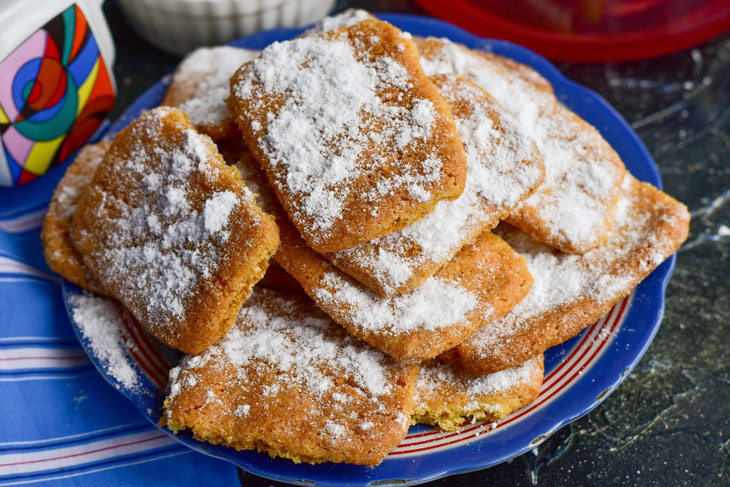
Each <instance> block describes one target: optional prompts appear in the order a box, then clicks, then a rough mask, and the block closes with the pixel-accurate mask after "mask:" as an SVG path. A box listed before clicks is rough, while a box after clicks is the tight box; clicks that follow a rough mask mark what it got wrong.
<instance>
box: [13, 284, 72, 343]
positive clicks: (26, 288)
mask: <svg viewBox="0 0 730 487" xmlns="http://www.w3.org/2000/svg"><path fill="white" fill-rule="evenodd" d="M29 336H31V337H44V338H48V339H53V340H59V339H60V340H63V341H64V342H68V343H78V342H77V340H76V337H75V335H74V333H73V330H72V329H71V325H70V324H69V322H68V316H67V315H66V308H65V306H64V304H63V299H62V297H61V287H60V286H59V285H58V284H56V283H53V282H49V281H43V280H36V279H28V280H16V281H12V282H8V281H0V337H1V338H2V340H1V341H2V343H8V342H12V339H13V337H29Z"/></svg>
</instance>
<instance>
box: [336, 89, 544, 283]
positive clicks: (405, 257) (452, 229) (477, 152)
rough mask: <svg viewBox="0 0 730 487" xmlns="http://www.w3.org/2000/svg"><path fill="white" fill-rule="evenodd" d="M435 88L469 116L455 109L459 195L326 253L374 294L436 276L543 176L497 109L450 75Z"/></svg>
mask: <svg viewBox="0 0 730 487" xmlns="http://www.w3.org/2000/svg"><path fill="white" fill-rule="evenodd" d="M438 86H439V91H440V92H441V94H442V95H443V96H444V98H445V99H446V101H447V102H449V103H451V104H452V105H453V104H454V103H466V104H468V106H469V108H470V109H469V111H468V113H464V112H463V111H456V110H454V119H455V121H456V126H457V129H458V131H459V135H460V137H461V140H462V142H463V143H464V148H465V150H466V161H467V176H466V185H465V187H464V192H463V193H462V195H461V196H460V197H459V198H458V199H456V200H454V201H440V202H439V203H438V204H437V205H436V208H435V210H434V211H433V212H431V213H430V214H428V215H427V216H426V217H425V218H423V219H422V220H420V221H418V222H416V223H414V224H412V225H410V226H408V227H406V228H405V229H403V230H401V231H399V232H395V233H393V234H390V235H387V236H384V237H380V238H376V239H374V240H371V241H368V242H364V243H362V244H359V245H357V246H355V247H353V248H351V249H346V250H343V251H339V252H334V253H332V254H328V258H330V260H332V262H334V263H335V264H336V265H338V266H342V267H343V269H344V270H345V271H347V269H348V268H349V267H355V268H357V269H358V270H359V271H361V272H364V273H366V274H368V275H370V276H372V277H374V278H375V280H376V281H377V284H378V289H377V290H378V291H379V294H383V295H386V296H390V295H393V294H395V293H397V292H399V288H400V287H401V286H402V285H403V284H405V283H406V282H407V281H408V280H409V279H411V277H412V276H413V275H414V274H417V273H420V272H421V271H422V269H424V266H430V267H431V269H430V270H431V273H433V272H435V271H436V270H437V269H438V268H439V267H440V264H443V263H444V262H446V261H448V260H450V259H451V258H452V257H453V256H454V255H455V254H456V252H457V251H458V250H459V249H460V248H461V247H463V246H464V245H465V244H466V243H468V242H469V241H470V240H473V239H474V238H476V236H477V235H478V234H480V233H481V232H482V231H484V230H487V229H489V228H491V227H493V226H494V225H495V224H496V223H497V221H498V219H499V218H501V217H503V216H504V215H505V214H506V213H507V212H508V211H509V210H510V209H511V208H513V207H514V206H515V205H517V203H518V202H519V201H520V199H521V198H523V197H524V195H525V194H526V193H527V192H529V191H530V190H532V189H533V188H534V187H535V186H536V185H537V184H538V183H539V181H540V179H541V178H542V175H543V172H542V167H541V165H540V164H539V163H534V162H533V161H536V160H539V159H540V156H539V154H538V153H537V150H536V149H535V146H534V144H533V143H532V140H531V139H529V138H528V137H526V136H525V135H524V134H523V133H522V131H521V129H519V127H517V125H516V123H515V122H514V121H513V119H512V117H511V115H509V114H508V113H507V112H506V111H505V110H504V109H502V108H501V107H500V106H499V105H498V104H497V103H495V102H493V100H491V99H489V98H488V97H487V96H486V95H485V94H484V93H483V92H482V91H481V90H479V88H477V87H476V86H473V85H471V84H469V83H466V82H463V81H459V80H458V79H457V78H456V77H454V76H449V77H447V78H443V79H442V80H441V81H440V82H439V83H438ZM492 117H494V118H496V120H497V121H498V123H499V126H496V125H495V121H494V120H493V118H492ZM434 263H436V264H437V265H433V264H434Z"/></svg>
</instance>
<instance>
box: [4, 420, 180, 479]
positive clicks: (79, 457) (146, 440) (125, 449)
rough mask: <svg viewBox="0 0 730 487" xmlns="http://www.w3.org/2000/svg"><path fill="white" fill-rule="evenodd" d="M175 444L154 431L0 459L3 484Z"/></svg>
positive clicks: (167, 437) (165, 436)
mask: <svg viewBox="0 0 730 487" xmlns="http://www.w3.org/2000/svg"><path fill="white" fill-rule="evenodd" d="M174 444H176V442H175V440H173V439H172V438H170V437H169V436H167V435H166V434H165V433H162V432H161V431H159V430H156V429H154V430H150V431H143V432H140V433H133V434H129V435H122V436H117V437H113V438H104V439H101V440H98V441H92V442H89V443H84V444H82V445H72V446H67V447H63V448H50V449H46V450H35V451H30V452H24V453H10V454H6V455H0V480H1V479H2V477H3V476H6V475H13V474H16V475H17V474H27V473H31V472H41V471H44V470H55V469H59V468H70V467H74V466H77V465H83V464H85V463H92V462H98V461H100V460H107V459H110V458H114V457H120V456H123V455H131V454H134V453H140V452H144V451H149V450H154V449H156V448H161V447H164V446H169V445H174Z"/></svg>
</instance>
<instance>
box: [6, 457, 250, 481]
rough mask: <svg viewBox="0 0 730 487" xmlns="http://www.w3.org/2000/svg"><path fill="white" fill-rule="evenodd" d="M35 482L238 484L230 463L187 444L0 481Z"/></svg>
mask: <svg viewBox="0 0 730 487" xmlns="http://www.w3.org/2000/svg"><path fill="white" fill-rule="evenodd" d="M31 483H32V485H38V486H53V487H56V486H58V487H98V486H105V485H114V486H125V487H132V486H134V487H138V486H148V485H150V486H158V485H174V486H176V487H177V486H179V487H188V486H191V487H192V486H201V485H214V486H220V487H233V486H239V485H240V482H239V480H238V477H237V476H236V470H235V468H233V466H231V465H230V464H227V463H225V462H222V461H221V460H216V459H213V458H211V457H207V456H205V455H201V454H198V453H195V452H193V451H192V450H189V449H187V448H183V449H182V450H179V451H178V450H175V451H172V452H170V453H167V454H163V455H159V456H156V457H152V458H139V459H131V460H128V461H125V462H119V463H116V464H113V465H101V466H96V467H93V468H90V469H88V470H86V471H83V472H63V473H59V474H54V475H47V476H45V477H43V478H32V479H24V480H20V481H13V482H7V483H6V482H2V481H0V485H3V486H6V485H27V484H31Z"/></svg>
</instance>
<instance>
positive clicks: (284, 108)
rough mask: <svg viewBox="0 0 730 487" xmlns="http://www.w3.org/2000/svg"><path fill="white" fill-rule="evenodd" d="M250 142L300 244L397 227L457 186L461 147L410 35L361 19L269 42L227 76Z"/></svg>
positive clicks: (332, 246) (319, 244)
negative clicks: (321, 32)
mask: <svg viewBox="0 0 730 487" xmlns="http://www.w3.org/2000/svg"><path fill="white" fill-rule="evenodd" d="M228 104H229V108H230V111H231V113H233V114H235V116H236V119H237V121H238V124H239V127H240V129H241V132H242V133H243V136H244V138H245V140H246V143H247V145H248V146H249V148H250V149H251V151H252V152H253V154H254V156H255V157H256V160H257V161H258V162H259V163H260V165H261V167H262V168H263V169H264V170H265V172H266V176H267V178H268V180H269V182H270V183H271V185H272V187H273V188H274V191H275V192H276V196H277V198H278V199H279V201H280V202H281V203H282V206H283V207H284V210H285V211H286V213H287V214H288V215H289V218H290V220H291V221H292V222H293V223H294V225H295V227H296V228H297V229H298V230H299V232H300V233H301V235H302V236H303V237H304V239H305V241H306V242H307V244H308V245H309V246H310V247H312V248H313V249H315V250H316V251H319V252H334V251H337V250H342V249H345V248H349V247H352V246H354V245H356V244H358V243H360V242H364V241H367V240H370V239H373V238H375V237H378V236H382V235H386V234H388V233H392V232H394V231H397V230H400V229H402V228H404V227H405V226H407V225H409V224H410V223H412V222H414V221H417V220H419V219H421V218H423V217H424V216H425V215H426V214H427V213H429V212H430V211H431V210H433V208H434V206H435V205H436V203H437V202H438V201H439V200H443V199H455V198H457V197H458V196H459V195H460V194H461V193H462V191H463V189H464V179H465V173H466V161H465V154H464V149H463V147H462V144H461V141H460V139H459V136H458V134H457V132H456V126H455V124H454V120H453V118H452V116H451V111H450V109H449V106H448V104H447V103H446V102H445V101H444V100H443V98H442V97H441V96H440V95H439V94H438V92H437V91H436V88H435V87H434V86H433V84H432V83H431V82H430V81H429V79H428V78H427V77H426V76H425V75H424V73H423V71H422V69H421V67H420V64H419V62H418V52H417V50H416V47H415V45H414V44H413V42H412V41H411V39H410V36H409V35H407V34H404V33H402V32H400V31H399V30H398V29H396V28H395V27H393V26H392V25H390V24H388V23H385V22H380V21H377V20H365V21H362V22H359V23H357V24H355V25H353V26H351V27H347V28H340V29H337V30H334V31H330V32H327V33H324V34H321V35H318V36H313V37H302V38H298V39H294V40H291V41H286V42H280V43H274V44H272V45H270V46H269V47H267V48H266V49H264V50H263V51H262V53H261V55H260V56H259V57H258V58H256V59H255V60H254V61H253V62H251V63H250V64H247V65H245V66H243V67H242V68H241V69H240V70H239V71H238V72H237V73H236V74H235V75H234V77H233V78H232V79H231V96H230V98H229V100H228Z"/></svg>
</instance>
